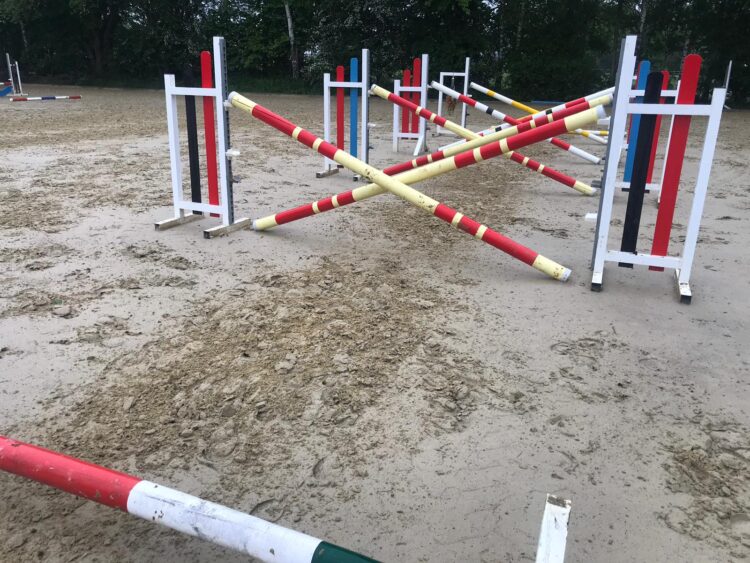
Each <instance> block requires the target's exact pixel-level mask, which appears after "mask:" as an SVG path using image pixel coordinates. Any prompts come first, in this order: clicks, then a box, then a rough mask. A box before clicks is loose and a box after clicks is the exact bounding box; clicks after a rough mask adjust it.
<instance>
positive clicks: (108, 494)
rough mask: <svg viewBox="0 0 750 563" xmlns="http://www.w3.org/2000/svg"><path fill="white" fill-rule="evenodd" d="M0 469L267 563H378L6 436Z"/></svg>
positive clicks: (0, 443)
mask: <svg viewBox="0 0 750 563" xmlns="http://www.w3.org/2000/svg"><path fill="white" fill-rule="evenodd" d="M0 470H2V471H7V472H8V473H13V474H15V475H20V476H21V477H26V478H27V479H32V480H34V481H38V482H40V483H44V484H45V485H49V486H50V487H54V488H56V489H60V490H61V491H65V492H67V493H71V494H73V495H76V496H79V497H83V498H85V499H88V500H92V501H94V502H98V503H100V504H104V505H106V506H109V507H110V508H117V509H119V510H122V511H123V512H127V513H128V514H132V515H133V516H137V517H139V518H143V519H144V520H148V521H149V522H155V523H157V524H161V525H162V526H166V527H167V528H172V529H173V530H177V531H178V532H182V533H184V534H188V535H190V536H196V537H199V538H201V539H204V540H207V541H210V542H211V543H215V544H218V545H221V546H224V547H228V548H229V549H233V550H235V551H238V552H240V553H244V554H246V555H250V556H251V557H254V558H257V559H260V560H261V561H266V562H269V563H337V562H343V563H365V562H373V561H375V560H374V559H371V558H369V557H366V556H364V555H360V554H358V553H355V552H353V551H349V550H348V549H344V548H342V547H338V546H336V545H333V544H330V543H327V542H324V541H321V540H319V539H317V538H314V537H312V536H308V535H307V534H303V533H301V532H297V531H295V530H290V529H288V528H284V527H282V526H279V525H277V524H272V523H271V522H266V521H265V520H261V519H260V518H257V517H255V516H251V515H249V514H244V513H242V512H239V511H237V510H233V509H231V508H227V507H226V506H222V505H220V504H215V503H213V502H209V501H206V500H203V499H200V498H198V497H194V496H192V495H188V494H185V493H183V492H180V491H177V490H175V489H170V488H169V487H164V486H162V485H158V484H156V483H152V482H151V481H144V480H142V479H139V478H138V477H134V476H132V475H128V474H127V473H120V472H119V471H113V470H112V469H107V468H105V467H101V466H99V465H94V464H93V463H88V462H86V461H82V460H80V459H75V458H73V457H69V456H66V455H63V454H60V453H57V452H53V451H51V450H47V449H44V448H40V447H37V446H32V445H31V444H25V443H23V442H19V441H17V440H12V439H11V438H6V437H5V436H0Z"/></svg>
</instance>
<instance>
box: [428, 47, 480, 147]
mask: <svg viewBox="0 0 750 563" xmlns="http://www.w3.org/2000/svg"><path fill="white" fill-rule="evenodd" d="M470 65H471V59H470V58H469V57H466V61H464V71H463V72H441V73H440V78H439V79H438V80H437V83H438V84H440V85H441V86H444V85H445V80H446V79H447V78H450V79H451V88H453V89H454V90H455V88H454V86H455V82H456V78H460V79H462V80H463V88H462V90H463V94H464V96H468V95H469V66H470ZM450 109H452V108H450ZM468 109H469V108H467V107H466V105H465V104H462V105H461V121H459V123H460V125H461V127H464V128H465V127H466V115H467V113H468ZM435 113H437V114H438V115H443V91H442V90H438V107H437V112H435ZM442 130H443V127H440V125H437V126H436V127H435V135H440V133H441V131H442Z"/></svg>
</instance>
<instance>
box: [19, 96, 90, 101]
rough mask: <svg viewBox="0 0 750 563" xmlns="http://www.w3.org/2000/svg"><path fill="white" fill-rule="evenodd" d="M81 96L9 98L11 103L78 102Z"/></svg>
mask: <svg viewBox="0 0 750 563" xmlns="http://www.w3.org/2000/svg"><path fill="white" fill-rule="evenodd" d="M80 99H81V96H36V97H33V98H30V97H28V96H23V97H18V96H16V97H15V98H11V99H10V101H11V102H46V101H48V100H80Z"/></svg>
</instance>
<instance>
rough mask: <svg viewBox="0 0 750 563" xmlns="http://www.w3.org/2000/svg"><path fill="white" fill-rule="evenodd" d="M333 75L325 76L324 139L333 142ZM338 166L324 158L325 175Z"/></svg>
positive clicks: (326, 74)
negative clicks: (331, 84)
mask: <svg viewBox="0 0 750 563" xmlns="http://www.w3.org/2000/svg"><path fill="white" fill-rule="evenodd" d="M330 83H331V75H330V74H329V73H327V72H326V73H325V74H324V75H323V139H324V140H325V141H326V142H327V143H330V142H331V87H330ZM335 166H336V163H335V162H333V161H332V160H330V159H329V158H327V157H325V156H324V157H323V173H324V174H325V173H326V172H328V171H329V170H331V169H332V168H334V167H335Z"/></svg>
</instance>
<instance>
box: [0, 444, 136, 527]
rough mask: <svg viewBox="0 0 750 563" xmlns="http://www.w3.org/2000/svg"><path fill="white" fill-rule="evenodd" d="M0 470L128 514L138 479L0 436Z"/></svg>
mask: <svg viewBox="0 0 750 563" xmlns="http://www.w3.org/2000/svg"><path fill="white" fill-rule="evenodd" d="M0 470H2V471H7V472H8V473H13V474H15V475H20V476H21V477H26V478H27V479H32V480H34V481H38V482H40V483H44V484H45V485H49V486H50V487H55V488H56V489H60V490H62V491H65V492H67V493H71V494H74V495H76V496H79V497H83V498H85V499H88V500H93V501H94V502H98V503H101V504H105V505H107V506H110V507H112V508H119V509H120V510H122V511H124V512H127V511H128V495H130V491H131V490H132V489H133V487H135V485H136V484H138V483H139V482H140V481H141V479H138V478H137V477H133V476H132V475H127V474H125V473H120V472H119V471H113V470H112V469H106V468H104V467H99V466H98V465H94V464H93V463H87V462H85V461H81V460H79V459H75V458H72V457H68V456H66V455H63V454H59V453H57V452H53V451H50V450H46V449H44V448H40V447H37V446H32V445H30V444H24V443H23V442H18V441H16V440H12V439H10V438H6V437H5V436H0Z"/></svg>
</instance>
